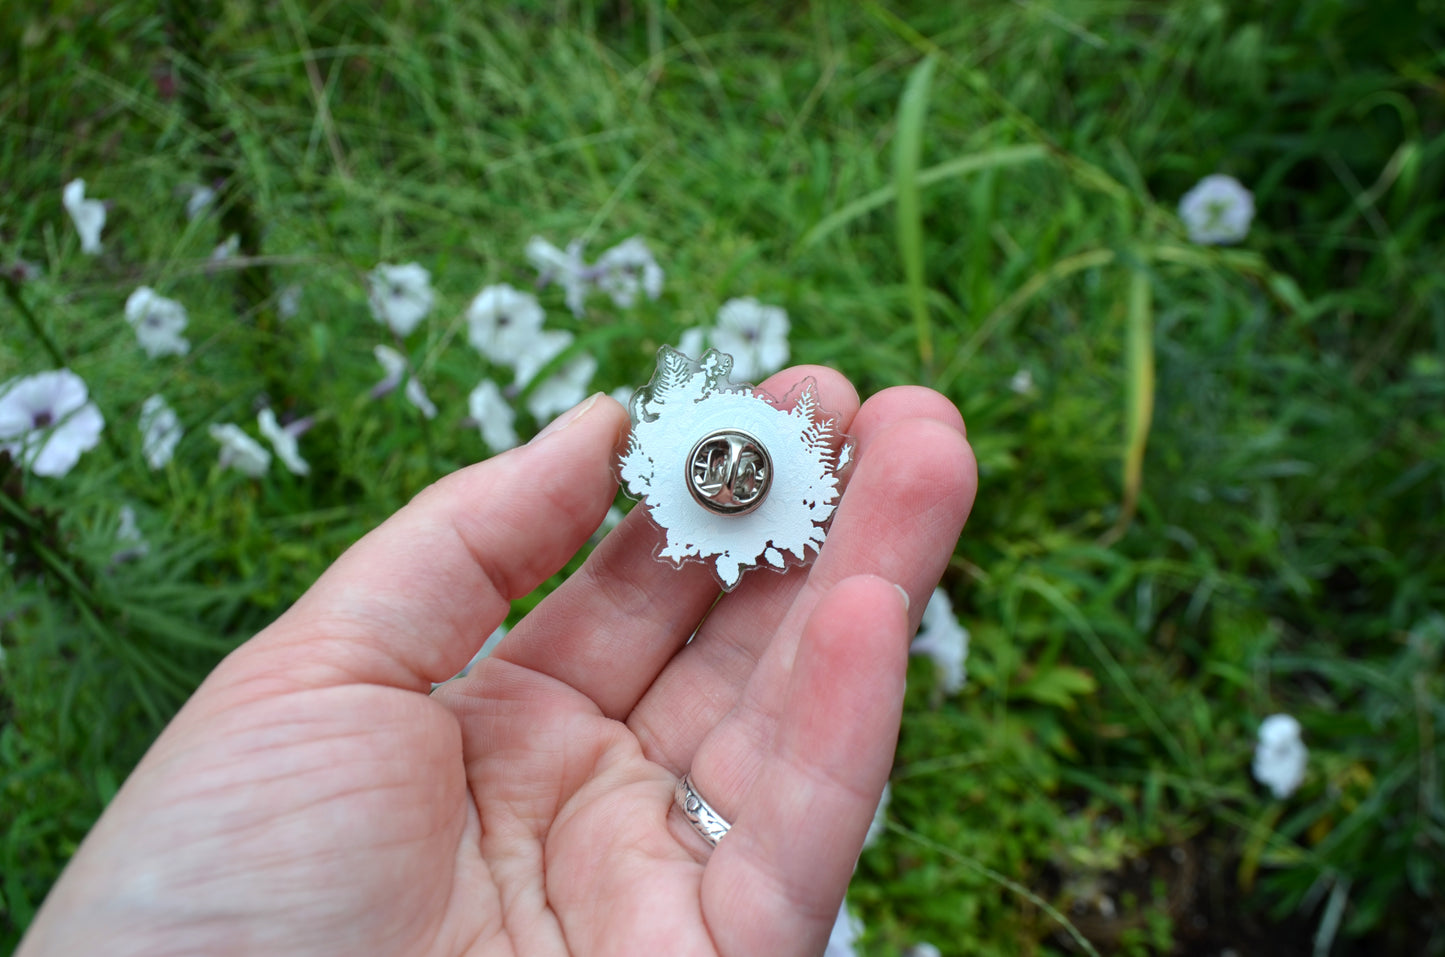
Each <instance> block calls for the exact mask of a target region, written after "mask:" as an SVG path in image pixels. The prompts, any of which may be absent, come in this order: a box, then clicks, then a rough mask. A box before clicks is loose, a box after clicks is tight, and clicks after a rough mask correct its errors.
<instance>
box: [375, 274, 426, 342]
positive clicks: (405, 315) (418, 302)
mask: <svg viewBox="0 0 1445 957" xmlns="http://www.w3.org/2000/svg"><path fill="white" fill-rule="evenodd" d="M367 282H368V286H369V290H368V295H369V297H370V300H371V314H372V315H373V316H375V317H376V320H377V321H378V322H382V323H385V324H386V325H387V327H388V328H390V329H391V331H392V332H394V333H396V334H397V335H399V336H401V337H402V338H405V337H406V336H408V335H410V334H411V331H412V330H413V329H415V328H416V327H417V326H418V325H420V323H421V321H422V320H423V319H425V318H426V315H427V313H429V312H431V308H432V304H433V303H434V302H435V297H434V296H433V295H432V289H431V273H429V272H427V271H426V269H425V268H424V267H422V266H421V265H419V264H417V263H407V264H406V265H404V266H393V265H391V264H390V263H382V264H381V265H379V266H377V267H376V268H375V269H373V270H372V271H371V272H370V273H369V274H368V275H367Z"/></svg>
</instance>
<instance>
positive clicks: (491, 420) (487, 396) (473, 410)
mask: <svg viewBox="0 0 1445 957" xmlns="http://www.w3.org/2000/svg"><path fill="white" fill-rule="evenodd" d="M467 414H468V415H470V416H471V418H472V421H473V422H475V423H476V424H477V428H478V429H479V430H480V431H481V433H482V441H483V442H485V443H487V448H489V449H491V450H492V451H493V452H505V451H506V450H507V449H511V448H516V446H517V430H516V421H517V413H516V412H515V411H514V410H513V409H512V405H511V403H509V402H508V401H507V399H506V397H505V396H503V395H502V390H501V388H499V387H498V386H497V384H496V383H495V382H493V381H492V380H491V379H483V380H482V381H481V383H480V384H479V385H478V386H477V387H476V388H475V389H473V390H472V392H471V395H469V396H468V397H467Z"/></svg>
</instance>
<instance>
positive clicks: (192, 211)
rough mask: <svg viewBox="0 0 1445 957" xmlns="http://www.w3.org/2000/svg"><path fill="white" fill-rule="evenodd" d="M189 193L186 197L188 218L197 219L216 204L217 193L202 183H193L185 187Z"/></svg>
mask: <svg viewBox="0 0 1445 957" xmlns="http://www.w3.org/2000/svg"><path fill="white" fill-rule="evenodd" d="M184 189H185V191H186V192H187V193H189V195H188V196H187V197H186V218H187V219H195V218H196V217H197V216H200V215H201V214H202V213H204V212H205V211H206V210H208V209H210V208H211V207H212V206H213V205H215V202H216V191H215V190H214V189H211V187H209V186H206V185H204V184H202V183H192V184H191V185H189V186H186V187H184Z"/></svg>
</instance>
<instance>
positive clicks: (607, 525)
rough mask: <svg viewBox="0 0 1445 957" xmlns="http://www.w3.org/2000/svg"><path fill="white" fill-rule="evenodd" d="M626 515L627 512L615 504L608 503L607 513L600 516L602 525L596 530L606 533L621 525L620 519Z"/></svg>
mask: <svg viewBox="0 0 1445 957" xmlns="http://www.w3.org/2000/svg"><path fill="white" fill-rule="evenodd" d="M626 517H627V513H626V512H624V511H623V510H622V509H620V508H618V507H617V506H616V505H609V506H608V507H607V514H606V515H604V516H602V526H601V528H599V529H598V531H599V532H601V533H602V534H603V535H606V534H607V533H608V532H610V531H612V530H613V529H614V528H616V527H617V526H619V525H621V524H622V520H623V519H624V518H626Z"/></svg>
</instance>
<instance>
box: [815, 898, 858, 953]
mask: <svg viewBox="0 0 1445 957" xmlns="http://www.w3.org/2000/svg"><path fill="white" fill-rule="evenodd" d="M862 936H863V921H861V920H859V919H858V918H857V917H854V916H853V914H852V913H851V912H849V910H848V901H847V900H844V901H843V903H842V904H841V905H839V907H838V916H837V917H836V918H835V919H834V920H833V929H832V931H830V932H829V934H828V947H827V949H826V950H824V951H823V957H857V954H858V950H857V944H858V938H859V937H862Z"/></svg>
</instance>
